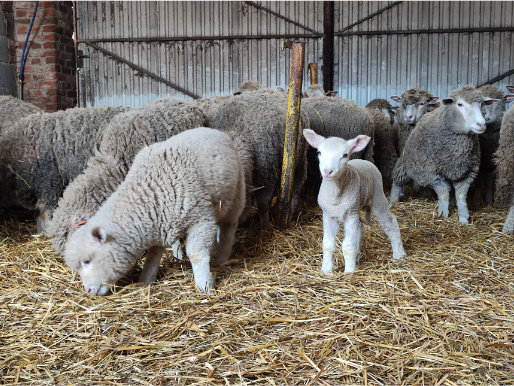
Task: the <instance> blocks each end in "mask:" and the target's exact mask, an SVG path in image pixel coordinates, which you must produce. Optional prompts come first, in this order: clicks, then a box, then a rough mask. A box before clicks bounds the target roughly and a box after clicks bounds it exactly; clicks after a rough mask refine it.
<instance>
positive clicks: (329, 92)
mask: <svg viewBox="0 0 514 386" xmlns="http://www.w3.org/2000/svg"><path fill="white" fill-rule="evenodd" d="M336 95H337V91H327V92H326V93H325V96H327V97H335V96H336Z"/></svg>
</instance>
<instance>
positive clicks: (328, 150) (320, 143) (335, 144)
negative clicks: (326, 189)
mask: <svg viewBox="0 0 514 386" xmlns="http://www.w3.org/2000/svg"><path fill="white" fill-rule="evenodd" d="M303 135H304V136H305V139H306V140H307V142H309V144H310V145H311V146H312V147H314V148H316V149H318V159H319V170H320V172H321V176H322V177H323V179H324V180H327V181H330V180H333V179H334V178H337V177H338V176H340V175H341V172H342V171H343V170H344V168H345V166H346V163H347V162H348V160H349V159H350V155H351V154H352V153H353V152H356V151H360V150H362V149H364V148H365V147H366V145H367V144H368V142H369V140H370V137H368V136H367V135H359V136H357V137H356V138H353V139H350V140H349V141H345V140H344V139H342V138H337V137H330V138H325V137H323V136H321V135H318V134H316V133H315V132H314V131H313V130H310V129H305V130H304V131H303Z"/></svg>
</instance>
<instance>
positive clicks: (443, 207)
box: [432, 180, 451, 217]
mask: <svg viewBox="0 0 514 386" xmlns="http://www.w3.org/2000/svg"><path fill="white" fill-rule="evenodd" d="M432 188H433V189H434V190H435V193H436V194H437V199H438V200H439V205H438V209H437V215H438V216H443V217H448V214H449V210H448V207H449V205H450V190H451V187H450V184H448V183H447V182H446V181H443V180H438V181H436V182H435V183H434V184H432Z"/></svg>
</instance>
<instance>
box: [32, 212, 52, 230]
mask: <svg viewBox="0 0 514 386" xmlns="http://www.w3.org/2000/svg"><path fill="white" fill-rule="evenodd" d="M51 217H52V212H51V211H50V210H46V209H39V215H38V216H37V217H36V226H37V232H38V233H43V232H44V231H45V230H46V229H47V228H48V224H50V220H51Z"/></svg>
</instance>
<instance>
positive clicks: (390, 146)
mask: <svg viewBox="0 0 514 386" xmlns="http://www.w3.org/2000/svg"><path fill="white" fill-rule="evenodd" d="M366 110H367V112H368V114H369V115H370V118H371V122H372V124H373V139H374V145H373V163H374V164H375V165H376V166H377V167H378V170H379V171H380V173H381V174H382V183H383V185H384V187H385V188H387V189H390V188H391V185H392V183H393V177H392V175H393V169H394V165H395V164H396V161H397V160H398V156H397V154H396V148H395V146H394V141H393V127H392V125H391V122H390V121H389V120H388V119H387V118H386V117H385V116H384V114H383V113H381V112H379V111H377V110H375V109H373V108H369V107H366Z"/></svg>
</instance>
